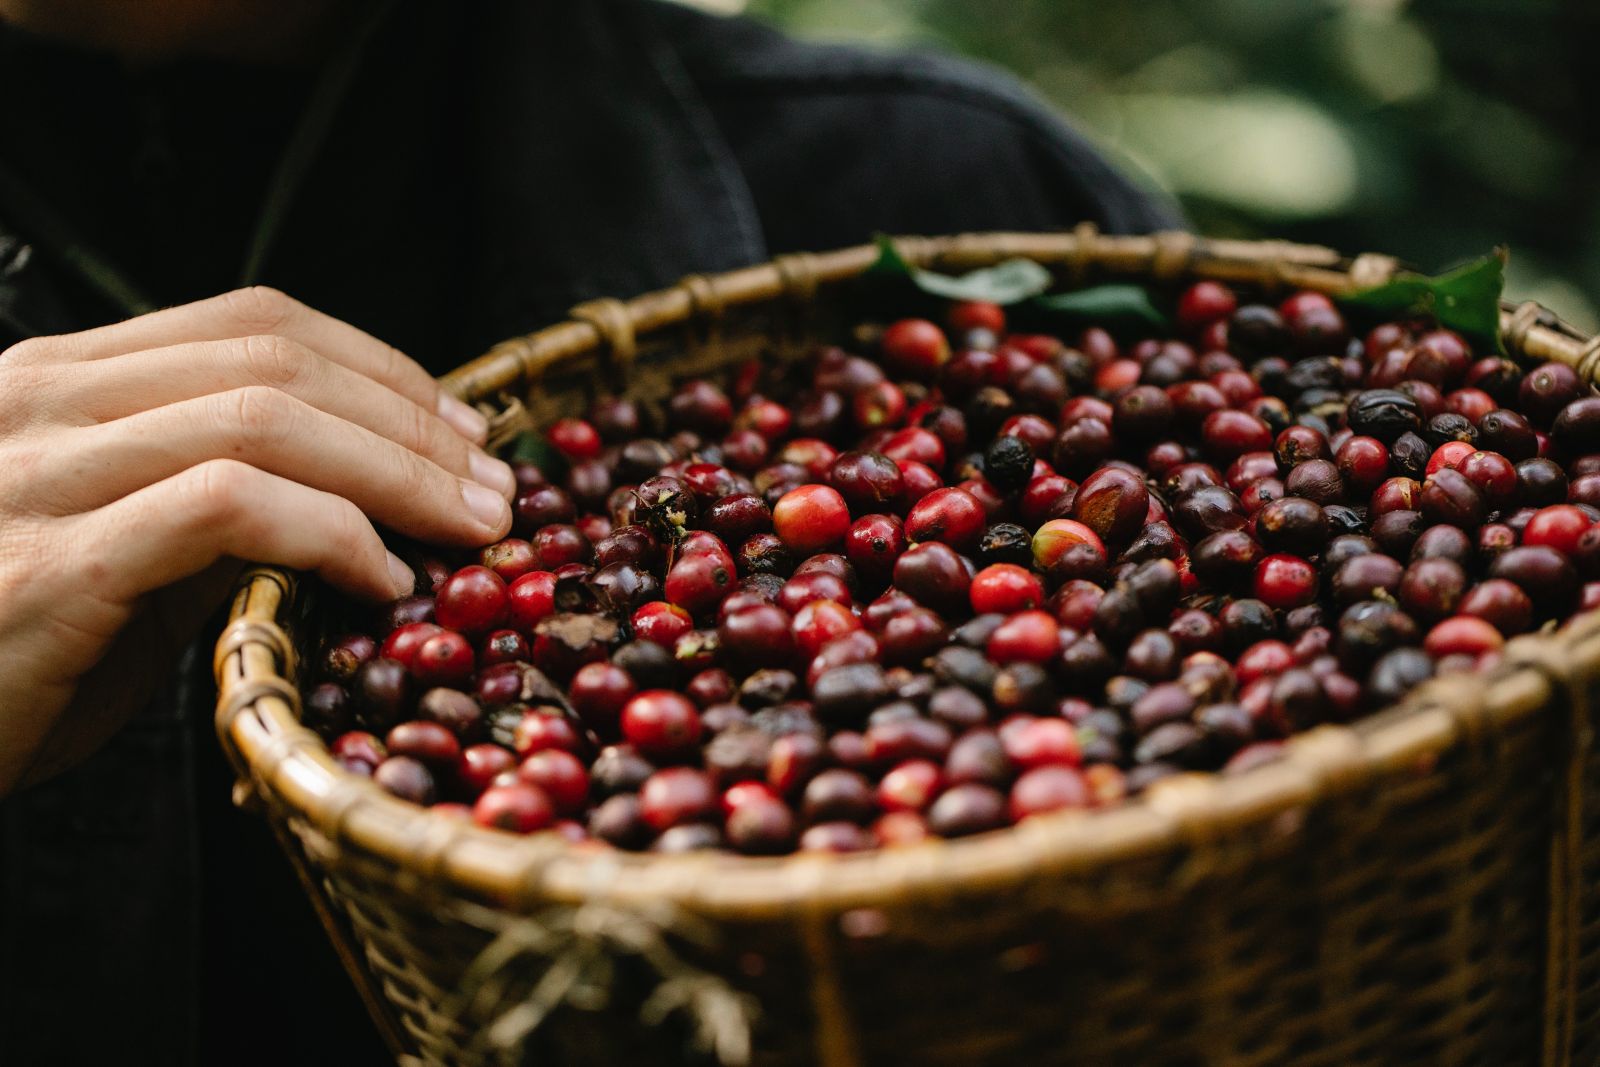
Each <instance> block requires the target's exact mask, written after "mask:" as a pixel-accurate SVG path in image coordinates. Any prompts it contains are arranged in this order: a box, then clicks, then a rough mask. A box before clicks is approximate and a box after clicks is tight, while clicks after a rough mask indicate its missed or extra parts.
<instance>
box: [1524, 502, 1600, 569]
mask: <svg viewBox="0 0 1600 1067" xmlns="http://www.w3.org/2000/svg"><path fill="white" fill-rule="evenodd" d="M1593 525H1594V520H1592V519H1590V518H1589V516H1588V515H1586V514H1584V513H1583V512H1582V511H1581V510H1579V509H1578V508H1575V507H1573V506H1572V505H1571V504H1553V505H1551V506H1550V507H1546V508H1540V509H1539V510H1538V511H1536V512H1535V513H1534V515H1533V517H1532V518H1531V519H1529V520H1528V525H1527V526H1525V527H1524V528H1523V530H1522V543H1523V544H1524V545H1548V546H1550V547H1551V548H1553V549H1555V550H1556V551H1557V552H1560V553H1562V554H1563V555H1566V556H1571V555H1572V554H1573V552H1574V551H1576V549H1577V547H1578V539H1579V538H1580V537H1582V536H1583V534H1584V532H1585V531H1586V530H1588V529H1589V527H1591V526H1593Z"/></svg>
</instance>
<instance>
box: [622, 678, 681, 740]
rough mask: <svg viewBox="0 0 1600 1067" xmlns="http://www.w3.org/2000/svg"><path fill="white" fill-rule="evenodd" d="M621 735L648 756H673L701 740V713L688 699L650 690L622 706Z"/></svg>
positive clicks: (661, 690)
mask: <svg viewBox="0 0 1600 1067" xmlns="http://www.w3.org/2000/svg"><path fill="white" fill-rule="evenodd" d="M621 726H622V736H623V737H624V738H626V739H627V741H628V743H629V744H631V745H633V746H634V747H635V748H637V749H638V750H639V751H640V752H641V753H643V754H644V755H646V756H670V755H672V754H673V753H676V752H680V751H682V750H684V749H686V748H688V747H689V746H691V745H693V744H694V743H695V742H696V741H698V740H699V739H700V733H701V726H700V713H699V712H698V711H697V710H696V708H695V706H694V705H693V704H692V703H690V702H689V700H688V699H687V698H686V697H684V696H682V695H680V694H678V693H674V692H670V691H668V690H664V689H651V690H647V691H645V692H643V693H640V694H639V695H638V696H635V697H634V698H633V699H631V700H629V701H628V702H627V703H626V704H624V705H623V707H622V714H621Z"/></svg>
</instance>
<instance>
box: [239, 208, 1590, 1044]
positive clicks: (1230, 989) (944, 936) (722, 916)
mask: <svg viewBox="0 0 1600 1067" xmlns="http://www.w3.org/2000/svg"><path fill="white" fill-rule="evenodd" d="M899 247H900V249H901V251H902V252H903V254H904V255H905V257H906V258H907V259H908V260H909V261H910V262H912V263H913V264H915V265H919V266H929V267H937V268H943V269H951V270H965V269H971V268H976V267H980V266H986V265H990V264H993V263H995V262H998V261H1000V260H1003V259H1006V258H1010V257H1013V256H1025V257H1028V258H1031V259H1034V260H1037V261H1039V262H1040V263H1043V264H1045V265H1047V266H1048V267H1050V268H1051V269H1052V270H1053V271H1054V272H1055V273H1056V275H1057V278H1058V280H1059V281H1060V282H1061V283H1062V284H1064V285H1072V284H1077V283H1080V282H1083V281H1084V280H1086V279H1093V278H1104V277H1119V278H1129V279H1145V280H1157V281H1163V282H1166V281H1179V280H1182V279H1186V278H1193V277H1211V278H1217V279H1221V280H1225V281H1229V282H1234V283H1240V284H1244V285H1250V286H1259V287H1261V288H1263V289H1265V290H1266V291H1269V292H1270V291H1272V290H1274V289H1282V288H1285V287H1306V288H1312V289H1318V290H1323V291H1326V292H1330V293H1338V292H1341V291H1346V290H1348V289H1350V288H1352V287H1357V286H1364V285H1370V284H1374V283H1376V282H1379V281H1382V280H1384V279H1386V278H1387V277H1389V276H1390V275H1391V274H1392V272H1393V271H1394V269H1395V263H1394V261H1393V260H1391V259H1388V258H1386V257H1381V256H1362V257H1359V258H1357V259H1355V260H1353V261H1351V260H1346V259H1342V258H1340V257H1339V256H1338V255H1336V254H1335V253H1333V252H1331V251H1329V250H1327V249H1322V248H1313V247H1305V246H1296V245H1288V244H1282V243H1247V242H1232V241H1208V240H1202V239H1197V238H1194V237H1191V236H1189V235H1185V234H1159V235H1156V236H1153V237H1107V236H1102V235H1099V234H1098V233H1096V232H1095V231H1094V230H1093V229H1092V228H1080V229H1079V230H1077V231H1076V232H1073V233H1070V234H1054V235H1037V234H1032V235H1023V234H995V235H967V236H961V237H953V238H939V239H906V240H904V241H901V242H899ZM874 258H875V250H874V249H872V248H871V247H859V248H850V249H845V250H843V251H838V252H831V253H827V254H819V255H803V256H789V257H781V258H779V259H778V260H776V261H775V262H773V263H770V264H765V265H762V266H758V267H752V268H749V269H746V270H740V271H735V272H733V273H730V274H725V275H721V276H717V277H693V278H689V279H686V280H685V281H684V282H683V283H682V284H680V285H678V286H675V287H674V288H671V289H667V290H663V291H661V292H656V293H651V294H648V295H646V296H642V297H639V298H637V299H635V300H631V301H626V302H621V301H616V300H601V301H596V302H593V303H590V304H587V305H584V306H581V307H579V308H575V309H574V311H573V321H569V322H566V323H562V324H560V325H557V326H554V327H551V328H549V329H546V330H543V331H541V332H539V333H536V334H533V335H531V336H529V337H525V338H520V339H517V340H513V341H509V342H506V343H505V344H502V345H500V346H498V347H497V348H495V349H494V350H493V351H491V352H490V353H488V354H487V355H485V356H484V357H482V358H481V359H478V360H476V361H474V362H472V363H470V364H468V365H467V366H465V367H463V368H461V369H460V370H458V371H456V372H454V373H453V374H451V375H450V376H449V377H448V378H447V379H446V381H447V383H448V384H449V385H450V387H451V388H452V389H454V390H455V391H456V392H457V393H458V394H459V395H461V396H463V397H465V398H468V399H470V400H473V401H478V402H485V403H488V404H491V405H493V410H494V411H496V412H497V417H496V419H495V430H496V434H497V436H498V437H499V438H501V439H503V438H505V437H506V436H509V435H510V434H512V433H514V432H516V431H518V430H520V429H521V428H524V427H527V426H529V425H537V424H541V423H542V422H544V421H545V420H547V419H549V418H551V417H553V415H554V414H555V413H570V412H572V411H575V410H581V407H580V406H579V405H581V404H583V403H585V402H586V399H587V397H588V396H590V395H592V393H593V392H594V391H595V390H596V388H599V387H603V386H604V385H605V383H607V382H611V383H616V384H619V385H621V386H623V387H625V388H626V389H627V390H628V391H629V392H631V393H632V394H634V395H635V396H637V397H639V398H643V399H651V398H659V397H661V396H664V395H665V392H666V390H667V389H668V387H669V383H670V382H671V381H672V380H673V379H674V378H676V377H681V376H684V375H690V374H701V373H706V372H710V371H713V370H715V369H717V368H719V367H721V366H723V365H726V364H729V363H733V362H736V361H741V360H744V359H749V358H774V357H776V358H784V357H787V356H790V355H793V354H798V353H800V352H802V351H804V350H805V349H806V348H807V347H809V346H810V345H811V344H813V343H814V342H815V340H816V339H817V338H819V337H826V336H829V335H830V334H829V331H830V330H835V329H838V328H841V326H842V324H843V321H842V318H841V316H840V314H839V311H840V307H841V305H842V304H843V303H845V299H844V298H845V297H846V296H847V295H848V293H849V292H850V291H851V290H852V288H853V287H852V284H851V281H852V279H853V278H855V277H856V276H857V275H860V274H861V273H862V272H863V271H864V270H865V269H866V267H867V266H868V265H869V264H870V263H871V262H872V261H873V260H874ZM1502 319H1503V324H1504V332H1505V336H1506V343H1507V346H1508V348H1509V349H1510V350H1511V351H1512V352H1513V354H1520V355H1522V356H1526V357H1529V358H1531V359H1536V360H1547V359H1558V360H1562V361H1565V362H1568V363H1571V364H1574V365H1576V366H1578V367H1579V369H1580V372H1581V373H1583V374H1584V375H1586V376H1590V377H1591V378H1592V373H1593V371H1594V370H1595V367H1596V363H1597V361H1600V355H1597V353H1600V341H1585V340H1584V339H1583V338H1582V337H1581V336H1580V335H1579V334H1578V333H1576V332H1575V331H1574V330H1572V329H1571V328H1569V327H1567V326H1565V325H1564V324H1562V323H1561V322H1560V321H1559V320H1557V319H1556V318H1555V317H1554V316H1552V315H1550V314H1549V313H1548V312H1545V311H1543V310H1542V309H1540V308H1538V307H1537V306H1535V305H1531V304H1524V305H1521V306H1517V307H1511V306H1507V307H1506V308H1505V309H1504V313H1503V316H1502ZM313 595H314V589H313V588H312V585H311V583H302V582H300V581H299V580H298V579H297V578H296V577H295V576H293V575H291V574H288V573H284V572H282V571H277V570H270V569H256V570H252V571H250V572H249V573H248V574H247V575H246V576H245V578H244V579H243V581H242V584H241V586H240V588H239V590H238V593H237V597H236V599H235V601H234V604H233V612H232V623H231V625H229V627H228V628H227V630H226V632H225V633H224V635H223V637H222V640H221V642H220V643H219V644H218V646H217V651H216V673H217V679H218V682H219V686H220V695H219V701H218V711H217V726H218V731H219V733H220V735H221V738H222V741H223V744H224V745H225V747H226V748H227V750H228V751H229V753H230V755H231V757H232V759H233V760H234V762H235V764H236V766H237V769H238V772H239V778H240V781H239V785H238V799H239V801H240V802H241V803H248V804H251V805H254V806H256V807H257V808H259V809H260V810H261V811H262V812H263V813H264V814H265V815H266V816H267V818H268V820H269V822H270V823H271V825H272V827H273V829H274V830H275V831H276V833H277V835H278V837H279V838H280V840H281V842H282V844H283V846H284V849H285V851H286V852H287V853H288V855H289V857H290V859H291V860H292V861H293V862H294V864H295V866H296V867H297V868H298V870H299V872H300V874H301V875H302V877H303V880H304V884H305V887H306V890H307V892H308V893H309V894H310V896H311V898H312V900H313V901H314V902H315V904H316V905H317V908H318V910H319V912H320V914H321V916H322V918H323V920H324V923H325V925H326V926H327V929H328V931H329V933H330V935H331V936H332V938H333V941H334V943H335V945H336V946H337V948H338V949H339V951H340V953H341V955H342V957H343V959H344V962H345V963H346V964H347V965H348V967H349V969H350V972H351V974H352V976H353V977H354V979H355V980H356V982H357V984H358V985H359V987H360V988H361V991H362V993H363V995H364V997H365V999H366V1002H367V1005H368V1007H369V1008H370V1010H371V1012H372V1015H373V1018H374V1019H375V1020H376V1021H377V1023H378V1025H379V1026H380V1028H381V1029H382V1031H383V1033H384V1034H385V1036H386V1038H387V1040H388V1041H389V1043H390V1044H391V1046H392V1048H393V1050H394V1052H395V1054H396V1055H397V1057H399V1058H400V1059H401V1061H402V1062H403V1063H406V1064H499V1063H540V1064H546V1063H563V1062H566V1063H586V1064H588V1063H592V1064H601V1063H604V1064H622V1063H627V1064H655V1063H663V1064H665V1063H682V1062H685V1059H686V1057H693V1056H700V1057H703V1058H704V1059H705V1061H706V1062H715V1061H716V1060H719V1059H720V1060H721V1061H722V1062H724V1063H728V1064H735V1063H740V1062H745V1061H747V1060H748V1061H749V1062H754V1063H757V1064H802V1063H823V1064H829V1065H838V1067H845V1065H856V1064H907V1063H915V1064H929V1065H943V1064H949V1065H952V1067H955V1065H961V1067H968V1065H973V1064H1010V1063H1075V1064H1076V1063H1081V1064H1098V1063H1108V1064H1110V1063H1114V1064H1139V1065H1188V1064H1229V1065H1249V1064H1260V1065H1267V1064H1273V1065H1276V1064H1286V1063H1293V1064H1327V1065H1330V1067H1333V1065H1338V1067H1348V1065H1352V1064H1380V1063H1381V1064H1407V1065H1410V1064H1485V1065H1493V1067H1499V1065H1505V1064H1521V1063H1541V1064H1545V1065H1555V1064H1569V1063H1579V1064H1592V1063H1596V1062H1600V789H1594V788H1590V789H1586V788H1585V787H1586V786H1589V785H1592V784H1594V782H1595V779H1596V777H1597V776H1600V761H1597V757H1596V756H1595V755H1594V754H1593V746H1592V739H1591V725H1590V707H1591V702H1592V701H1593V699H1594V694H1595V687H1596V684H1597V680H1600V617H1597V616H1596V615H1590V616H1586V617H1583V618H1581V619H1579V620H1578V621H1576V622H1574V623H1572V624H1570V625H1568V626H1566V627H1565V628H1564V629H1562V630H1561V631H1559V632H1556V633H1553V634H1549V635H1544V636H1536V637H1533V636H1530V637H1523V638H1518V639H1516V640H1514V641H1512V642H1511V643H1510V644H1509V645H1508V647H1507V654H1506V656H1505V659H1504V662H1503V664H1502V666H1500V667H1499V668H1498V669H1496V670H1494V671H1493V672H1492V673H1490V674H1488V675H1487V676H1482V675H1473V676H1462V675H1457V676H1453V677H1446V678H1443V679H1439V680H1436V681H1434V682H1431V683H1428V684H1426V685H1424V686H1422V687H1421V688H1419V689H1418V690H1417V691H1416V692H1415V693H1414V694H1413V695H1412V696H1411V697H1410V698H1408V699H1407V700H1406V701H1405V702H1404V703H1403V704H1402V705H1401V706H1399V707H1396V708H1393V709H1391V710H1389V711H1386V712H1384V713H1382V714H1379V715H1375V716H1372V717H1370V718H1367V719H1364V720H1362V721H1360V722H1357V723H1355V724H1353V725H1350V726H1322V727H1318V728H1316V729H1314V730H1312V731H1310V732H1308V733H1306V734H1303V735H1300V736H1298V737H1296V738H1294V739H1293V740H1292V741H1290V742H1289V744H1288V746H1287V754H1286V756H1285V757H1284V758H1283V759H1281V760H1279V761H1277V762H1275V763H1272V764H1268V765H1265V766H1262V767H1259V768H1258V769H1255V770H1253V771H1250V772H1247V773H1244V774H1241V775H1237V776H1228V777H1216V776H1211V775H1201V774H1193V775H1183V776H1179V777H1175V778H1169V779H1166V780H1163V781H1161V782H1158V783H1157V784H1156V785H1155V786H1154V787H1152V788H1151V789H1149V790H1148V791H1147V792H1146V793H1145V794H1143V795H1142V796H1141V797H1140V798H1138V799H1137V800H1135V801H1132V802H1129V803H1127V804H1125V805H1123V806H1121V807H1117V808H1114V809H1109V810H1105V811H1099V812H1094V813H1068V814H1058V815H1051V816H1045V817H1038V818H1034V819H1030V820H1028V821H1027V822H1026V823H1024V824H1023V825H1021V826H1019V827H1017V828H1015V829H1011V830H1005V831H1000V832H996V833H991V834H986V835H980V836H978V837H975V838H969V839H963V840H959V841H949V842H932V843H928V844H923V845H918V846H913V847H909V848H901V849H887V850H882V851H877V852H870V853H862V854H856V855H849V856H816V855H796V856H791V857H786V858H780V859H753V858H743V857H736V856H730V855H724V854H711V853H706V854H691V855H676V856H655V855H632V854H622V853H617V852H612V851H608V850H607V851H600V850H586V849H584V848H581V847H574V846H571V845H568V844H566V843H564V842H563V841H561V840H558V839H557V838H556V836H555V835H553V834H545V835H535V836H532V837H528V838H515V837H511V836H509V835H505V834H501V833H497V832H492V831H488V830H483V829H479V828H477V827H475V826H473V825H472V824H470V823H467V822H464V821H461V820H456V819H451V818H447V817H444V816H438V815H433V814H430V813H427V812H424V811H422V810H419V809H417V808H415V807H413V806H411V805H409V804H407V803H403V802H401V801H399V800H396V799H394V798H392V797H390V796H388V795H387V794H386V793H384V792H383V791H382V790H380V789H379V788H378V787H377V786H375V785H374V784H373V783H372V782H370V781H368V780H366V779H363V778H360V777H357V776H355V775H351V774H348V773H346V772H345V771H343V770H342V769H341V768H340V767H339V766H338V765H337V764H336V763H335V762H334V761H333V759H332V758H331V757H330V756H329V754H328V751H327V749H326V747H325V746H324V745H323V743H322V742H321V741H320V740H319V739H318V738H317V737H316V736H315V735H314V734H312V733H311V732H309V731H308V730H306V729H304V728H302V727H301V726H300V724H299V722H298V717H297V713H298V709H299V696H298V691H297V688H296V684H295V680H296V674H295V672H296V664H297V663H298V662H300V661H301V660H300V654H301V653H302V652H305V651H308V650H309V649H310V648H311V645H312V643H313V642H314V641H315V640H316V639H317V637H318V633H317V627H316V625H315V623H316V619H317V614H316V612H315V611H314V609H313V608H311V607H310V606H309V601H310V600H311V599H312V597H313ZM691 1046H693V1047H698V1048H700V1049H702V1050H705V1051H702V1052H700V1053H690V1052H686V1051H685V1050H686V1049H687V1048H690V1047H691ZM691 1061H693V1060H691Z"/></svg>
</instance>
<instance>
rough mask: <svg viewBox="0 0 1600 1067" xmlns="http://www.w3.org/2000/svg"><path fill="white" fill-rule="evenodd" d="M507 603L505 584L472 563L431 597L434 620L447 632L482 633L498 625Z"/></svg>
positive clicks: (486, 570) (496, 575)
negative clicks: (448, 630)
mask: <svg viewBox="0 0 1600 1067" xmlns="http://www.w3.org/2000/svg"><path fill="white" fill-rule="evenodd" d="M519 580H521V579H519ZM506 601H507V593H506V583H505V582H503V581H501V579H500V576H499V575H498V574H496V573H495V572H494V571H492V570H490V569H489V568H488V567H484V566H481V565H478V564H473V565H472V566H468V567H462V568H461V569H460V570H458V571H456V572H455V573H454V574H452V575H451V576H450V577H449V578H447V579H445V583H444V585H442V586H440V588H439V593H438V595H437V596H436V597H435V598H434V617H435V618H436V619H437V620H438V622H439V625H440V626H443V627H446V628H447V629H451V630H460V631H462V632H463V633H483V632H484V631H486V630H492V629H494V628H495V627H496V626H498V625H499V624H500V621H501V619H502V618H503V617H504V615H505V610H506Z"/></svg>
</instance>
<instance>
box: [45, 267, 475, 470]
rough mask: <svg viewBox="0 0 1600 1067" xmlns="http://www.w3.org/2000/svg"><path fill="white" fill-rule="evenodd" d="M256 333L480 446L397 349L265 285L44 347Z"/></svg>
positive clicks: (90, 356) (447, 400)
mask: <svg viewBox="0 0 1600 1067" xmlns="http://www.w3.org/2000/svg"><path fill="white" fill-rule="evenodd" d="M257 334H275V335H277V336H280V337H286V338H289V339H290V340H292V341H296V342H298V343H300V344H302V345H304V346H306V347H307V348H310V349H311V350H312V351H315V352H318V353H320V354H321V355H322V356H324V357H326V358H327V359H329V360H332V361H333V362H335V363H338V364H340V365H341V366H344V367H347V368H349V369H350V370H352V371H354V372H356V373H357V374H361V375H364V376H365V377H367V378H371V379H372V380H373V381H376V382H382V383H383V384H384V385H387V386H388V387H389V388H391V389H393V390H394V391H395V392H397V393H399V394H400V395H402V396H405V397H408V398H409V399H410V400H411V401H412V402H414V403H416V404H418V405H419V406H421V407H422V408H423V409H424V410H426V411H430V412H433V413H435V414H436V415H438V416H439V417H440V418H442V419H444V420H445V421H446V422H448V423H449V424H450V425H451V426H452V427H454V428H455V429H456V430H457V431H458V432H459V433H461V434H462V435H463V436H465V437H466V438H468V439H469V440H472V441H478V442H481V441H483V440H484V437H485V435H486V433H487V432H488V423H487V422H486V421H485V420H484V418H483V416H482V415H480V414H478V412H476V411H474V410H473V409H472V408H471V407H469V406H468V405H466V404H464V403H462V402H461V401H460V400H457V399H456V398H455V397H453V396H451V395H450V394H449V393H447V392H445V391H444V390H442V389H440V388H439V385H438V383H437V382H435V381H434V380H433V378H432V377H431V376H430V375H429V374H428V372H427V371H425V370H423V369H422V368H421V367H420V366H419V365H417V363H416V362H415V361H413V360H411V359H410V358H409V357H407V356H406V355H404V354H403V353H402V352H400V350H399V349H396V348H394V347H393V346H391V345H387V344H384V343H383V342H382V341H380V340H378V339H377V338H375V337H373V336H371V335H370V334H367V333H364V332H362V331H361V330H358V329H356V328H355V327H354V326H351V325H350V324H349V323H346V322H341V321H339V320H338V319H336V318H333V317H332V316H330V315H324V314H323V313H322V312H320V311H317V310H315V309H313V308H309V307H307V306H306V305H304V304H302V303H300V302H299V301H298V300H295V299H293V298H291V297H288V296H285V295H284V294H283V293H280V292H278V291H277V290H276V289H269V288H266V287H264V286H254V287H251V288H248V289H238V290H235V291H234V292H231V293H224V294H222V295H221V296H216V297H212V298H211V299H209V300H201V301H199V302H197V303H193V304H185V305H183V306H181V307H175V308H167V309H165V310H162V311H155V312H151V313H150V314H148V315H141V316H139V317H138V318H135V319H129V320H128V321H126V322H120V323H116V324H114V325H111V326H102V327H100V328H99V329H94V330H87V331H85V332H83V333H78V334H71V335H69V336H66V337H58V338H50V339H49V340H50V342H51V343H52V345H54V346H55V348H56V350H57V351H59V352H60V353H61V357H60V358H62V359H65V360H73V361H83V360H97V359H105V358H108V357H111V356H123V355H127V354H129V353H132V352H140V351H144V350H146V349H151V348H165V347H169V346H172V345H179V344H185V343H193V342H199V341H226V340H230V339H233V338H239V337H249V336H252V335H257ZM42 350H43V349H35V351H42Z"/></svg>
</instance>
